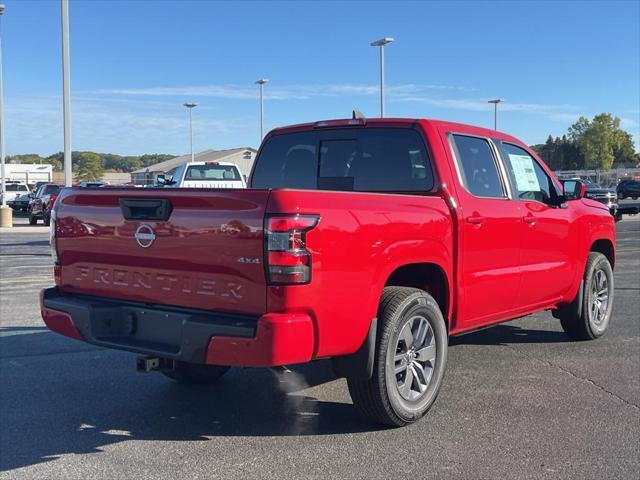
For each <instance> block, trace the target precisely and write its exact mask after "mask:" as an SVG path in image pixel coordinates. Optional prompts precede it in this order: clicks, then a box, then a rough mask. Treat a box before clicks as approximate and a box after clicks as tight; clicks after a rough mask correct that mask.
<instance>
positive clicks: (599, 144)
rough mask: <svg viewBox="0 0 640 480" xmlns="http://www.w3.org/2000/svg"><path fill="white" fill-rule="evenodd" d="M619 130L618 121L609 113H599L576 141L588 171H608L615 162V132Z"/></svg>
mask: <svg viewBox="0 0 640 480" xmlns="http://www.w3.org/2000/svg"><path fill="white" fill-rule="evenodd" d="M619 129H620V119H619V118H613V116H612V115H611V114H610V113H601V114H599V115H596V116H595V117H593V120H592V121H591V123H590V124H589V126H588V127H587V128H586V130H585V131H584V132H583V134H582V135H581V136H580V137H579V138H578V139H577V144H578V147H579V148H580V151H581V152H582V154H583V155H584V165H585V167H586V168H588V169H596V170H608V169H610V168H611V165H613V161H614V160H615V155H614V145H615V144H616V137H617V136H619V135H617V134H616V133H615V132H616V131H617V130H619Z"/></svg>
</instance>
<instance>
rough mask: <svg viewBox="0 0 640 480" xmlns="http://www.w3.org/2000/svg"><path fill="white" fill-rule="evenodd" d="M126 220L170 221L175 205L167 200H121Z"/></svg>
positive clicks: (121, 208)
mask: <svg viewBox="0 0 640 480" xmlns="http://www.w3.org/2000/svg"><path fill="white" fill-rule="evenodd" d="M119 202H120V210H122V216H123V217H124V218H125V220H162V221H166V220H169V217H170V216H171V211H172V210H173V205H171V201H170V200H169V199H167V198H120V199H119Z"/></svg>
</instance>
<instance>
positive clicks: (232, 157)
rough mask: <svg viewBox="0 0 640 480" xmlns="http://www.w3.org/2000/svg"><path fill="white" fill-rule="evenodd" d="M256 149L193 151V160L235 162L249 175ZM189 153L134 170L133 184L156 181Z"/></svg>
mask: <svg viewBox="0 0 640 480" xmlns="http://www.w3.org/2000/svg"><path fill="white" fill-rule="evenodd" d="M256 153H258V152H257V150H256V149H255V148H251V147H243V148H231V149H229V150H205V151H203V152H198V153H194V155H193V157H194V158H193V160H194V161H195V162H228V163H233V164H235V165H236V166H237V167H238V169H239V170H240V173H241V174H242V175H246V176H247V177H248V176H249V173H250V172H251V167H253V162H254V160H255V158H256ZM190 161H191V154H187V155H182V156H180V157H174V158H171V159H169V160H165V161H164V162H160V163H156V164H155V165H149V166H148V167H144V168H141V169H140V170H136V171H135V172H133V173H132V174H131V180H132V182H133V183H134V184H135V185H149V184H154V183H156V179H157V178H158V175H161V174H169V175H171V173H172V171H174V170H175V169H176V168H178V167H179V166H180V165H183V164H185V163H189V162H190Z"/></svg>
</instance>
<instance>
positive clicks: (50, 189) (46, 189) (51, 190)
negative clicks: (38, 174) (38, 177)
mask: <svg viewBox="0 0 640 480" xmlns="http://www.w3.org/2000/svg"><path fill="white" fill-rule="evenodd" d="M59 191H60V186H59V185H47V186H46V187H44V191H43V192H42V194H43V195H51V194H52V193H58V192H59Z"/></svg>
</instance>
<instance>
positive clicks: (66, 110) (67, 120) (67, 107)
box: [60, 0, 73, 187]
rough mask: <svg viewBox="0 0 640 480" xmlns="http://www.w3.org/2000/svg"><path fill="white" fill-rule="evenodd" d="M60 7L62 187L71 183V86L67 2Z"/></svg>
mask: <svg viewBox="0 0 640 480" xmlns="http://www.w3.org/2000/svg"><path fill="white" fill-rule="evenodd" d="M60 5H61V7H62V12H61V13H62V110H63V123H64V185H65V187H70V186H71V185H72V183H73V171H72V166H71V86H70V84H69V0H61V3H60Z"/></svg>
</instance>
